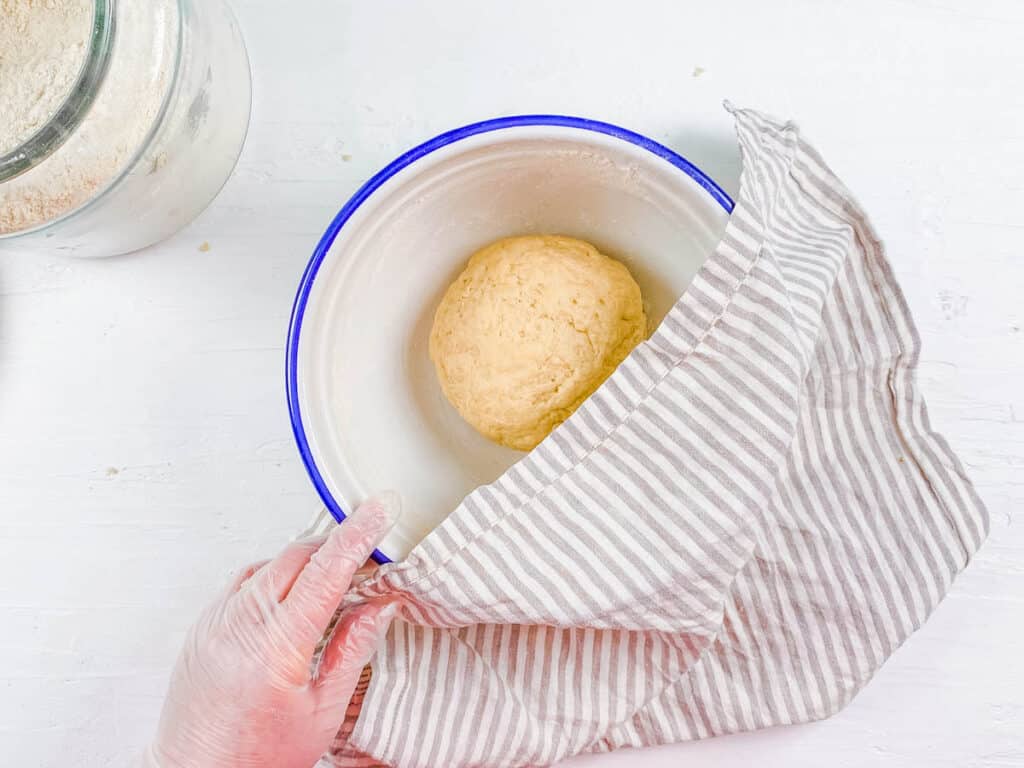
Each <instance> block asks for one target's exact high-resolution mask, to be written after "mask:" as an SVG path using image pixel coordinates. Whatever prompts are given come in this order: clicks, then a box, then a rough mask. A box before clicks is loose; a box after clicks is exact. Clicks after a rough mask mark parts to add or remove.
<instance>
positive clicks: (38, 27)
mask: <svg viewBox="0 0 1024 768" xmlns="http://www.w3.org/2000/svg"><path fill="white" fill-rule="evenodd" d="M92 20H93V0H0V114H2V115H3V119H2V120H0V155H6V154H7V153H8V152H10V151H11V150H13V149H14V148H15V147H17V146H18V145H20V144H21V143H23V142H24V141H25V140H26V139H28V138H29V137H30V136H31V135H32V134H34V133H35V132H36V131H38V130H39V129H40V128H42V127H43V126H44V125H45V124H46V121H47V120H49V119H50V118H51V117H52V116H53V115H54V114H55V113H56V112H57V110H58V109H59V108H60V105H61V104H62V103H63V102H64V99H66V98H67V96H68V94H69V93H70V92H71V87H72V86H73V85H74V84H75V80H76V79H77V78H78V73H79V71H81V69H82V64H83V62H84V61H85V57H86V54H87V53H88V50H89V36H90V32H91V31H92Z"/></svg>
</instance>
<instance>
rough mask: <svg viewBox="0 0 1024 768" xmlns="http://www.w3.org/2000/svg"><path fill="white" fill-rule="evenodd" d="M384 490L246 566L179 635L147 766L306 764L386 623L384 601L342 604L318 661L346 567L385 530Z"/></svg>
mask: <svg viewBox="0 0 1024 768" xmlns="http://www.w3.org/2000/svg"><path fill="white" fill-rule="evenodd" d="M397 513H398V497H397V496H394V495H393V494H389V495H385V496H382V497H381V498H379V499H377V500H374V501H370V502H367V503H365V504H363V505H362V506H361V507H359V509H357V510H356V511H355V512H354V513H353V514H352V515H351V516H350V517H349V518H348V519H347V520H346V521H345V522H343V523H342V524H341V525H339V526H338V527H337V528H335V529H334V530H333V531H332V532H331V534H330V535H329V536H327V537H325V538H320V539H311V540H305V541H299V542H296V543H294V544H292V545H290V546H289V547H287V548H286V549H285V550H284V552H282V553H281V554H280V555H279V556H278V557H277V558H276V559H275V560H271V561H269V562H264V563H257V564H254V565H251V566H249V567H248V568H246V569H245V570H243V571H242V573H241V574H239V576H238V578H237V579H236V580H235V582H234V583H233V584H232V585H231V586H230V587H229V588H228V590H227V591H226V592H225V593H224V594H223V595H222V596H221V597H220V598H219V599H218V600H217V601H216V602H214V603H213V605H211V606H209V607H208V608H207V609H206V610H205V611H204V612H203V614H202V615H201V616H200V618H199V621H198V623H197V624H196V625H195V626H194V627H193V628H192V630H191V631H190V632H189V635H188V639H187V640H186V642H185V648H184V650H183V651H182V653H181V656H180V658H179V659H178V664H177V666H176V667H175V670H174V673H173V676H172V678H171V686H170V691H169V692H168V695H167V701H166V702H165V704H164V710H163V714H162V715H161V718H160V726H159V729H158V732H157V737H156V741H155V742H154V743H153V744H152V746H151V747H150V748H149V750H148V751H147V754H146V760H145V763H146V765H148V766H153V767H154V768H155V767H158V768H311V766H313V765H314V764H315V763H316V762H317V760H318V759H319V757H320V755H322V754H323V753H324V751H326V749H327V748H328V747H329V746H330V744H331V740H332V739H333V737H334V735H335V733H336V732H337V731H338V728H339V726H340V725H341V723H342V720H343V719H344V717H345V708H346V707H347V705H348V702H349V699H350V698H351V696H352V692H353V690H354V688H355V686H356V683H357V681H358V680H359V675H360V673H361V671H362V669H363V667H364V666H365V665H366V663H367V662H368V661H369V660H370V657H371V656H372V655H373V653H374V651H375V649H376V647H377V643H378V641H379V640H380V639H381V638H382V637H383V636H384V633H385V632H386V630H387V628H388V626H389V624H390V623H391V619H392V615H393V609H392V606H390V605H385V606H380V605H372V604H365V605H360V606H357V607H355V608H353V609H351V610H349V611H346V612H345V613H344V614H343V615H342V617H341V620H340V621H339V622H338V624H337V626H336V627H335V630H334V634H333V635H332V637H331V638H330V640H329V642H328V644H327V646H326V648H325V649H324V652H323V655H322V657H321V659H320V663H319V665H318V668H317V669H315V670H311V662H312V658H313V654H314V651H315V649H316V646H317V643H318V642H319V641H320V640H321V638H322V637H323V634H324V632H325V630H326V629H327V627H328V625H329V624H330V621H331V619H332V618H333V616H334V613H335V611H336V610H337V608H338V604H339V603H340V602H341V598H342V596H343V595H344V594H345V592H346V591H347V590H348V588H349V585H350V583H351V581H352V577H353V574H354V573H355V572H356V569H358V568H359V566H360V565H362V564H363V562H365V561H366V559H367V558H368V557H369V555H370V553H371V552H372V550H373V548H374V546H376V544H377V542H379V541H380V539H381V538H382V537H383V536H384V534H385V533H386V532H387V531H388V530H389V529H390V527H391V525H392V524H393V522H394V519H395V518H396V516H397Z"/></svg>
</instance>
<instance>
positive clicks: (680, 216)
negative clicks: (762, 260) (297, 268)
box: [287, 115, 732, 562]
mask: <svg viewBox="0 0 1024 768" xmlns="http://www.w3.org/2000/svg"><path fill="white" fill-rule="evenodd" d="M731 209H732V201H731V200H730V199H729V197H728V196H727V195H726V194H725V193H724V192H723V191H722V190H721V189H720V188H719V187H718V186H717V185H716V184H715V183H714V182H713V181H711V180H710V179H709V178H708V177H707V176H705V175H704V174H703V173H701V172H700V171H699V170H698V169H697V168H695V167H693V166H692V165H691V164H690V163H688V162H687V161H686V160H684V159H683V158H682V157H680V156H679V155H677V154H675V153H673V152H672V151H670V150H668V149H666V148H665V147H663V146H661V145H659V144H657V143H655V142H653V141H651V140H649V139H646V138H644V137H643V136H640V135H638V134H635V133H632V132H630V131H626V130H624V129H621V128H618V127H616V126H612V125H608V124H606V123H598V122H595V121H591V120H583V119H580V118H569V117H560V116H552V115H540V116H538V115H529V116H521V117H509V118H499V119H497V120H489V121H486V122H483V123H476V124H474V125H469V126H466V127H464V128H460V129H457V130H454V131H450V132H449V133H446V134H443V135H441V136H438V137H437V138H435V139H432V140H431V141H429V142H427V143H425V144H423V145H421V146H419V147H416V148H415V149H413V150H410V151H409V152H407V153H406V154H405V155H403V156H402V157H400V158H398V159H397V160H395V161H394V162H393V163H391V164H390V165H388V166H387V167H386V168H384V169H383V170H382V171H381V172H380V173H378V174H377V175H376V176H374V177H373V178H372V179H371V180H370V181H368V182H367V183H366V184H365V185H364V186H363V187H362V188H361V189H360V190H359V191H358V192H357V193H356V194H355V195H354V196H353V197H352V199H351V200H349V201H348V203H346V205H345V207H344V208H342V209H341V211H340V212H339V213H338V215H337V217H336V218H335V219H334V221H333V222H332V223H331V225H330V227H329V228H328V230H327V232H326V233H325V234H324V236H323V239H322V240H321V241H320V244H319V245H318V246H317V249H316V251H315V252H314V254H313V257H312V259H311V260H310V262H309V265H308V267H307V268H306V271H305V274H304V275H303V277H302V281H301V284H300V286H299V291H298V295H297V296H296V300H295V308H294V312H293V316H292V324H291V329H290V331H289V338H288V350H287V387H288V403H289V408H290V411H291V418H292V425H293V428H294V432H295V437H296V441H297V443H298V447H299V451H300V453H301V455H302V458H303V461H304V462H305V464H306V467H307V469H308V471H309V474H310V477H311V479H312V480H313V483H314V485H315V486H316V489H317V491H318V492H319V494H320V496H321V498H322V499H323V501H324V504H325V505H326V506H327V508H328V509H329V510H330V511H331V513H332V514H333V515H334V516H335V517H336V518H338V519H339V520H340V519H341V518H342V517H344V515H345V514H346V512H347V511H348V510H351V509H352V507H353V505H354V504H356V503H358V502H359V501H360V500H362V499H363V498H365V497H366V496H368V495H369V494H371V493H373V492H375V491H379V490H384V489H393V490H396V491H398V492H399V493H400V494H401V496H402V499H403V508H404V511H403V515H402V519H401V521H400V522H399V524H398V525H397V526H396V528H395V529H394V530H393V531H392V532H391V533H390V534H389V535H388V537H387V538H386V539H385V540H384V542H383V543H382V544H381V546H380V551H379V552H377V553H376V554H375V557H376V558H377V559H378V560H379V561H382V562H383V561H386V560H389V559H399V558H402V557H404V556H405V555H407V554H408V553H409V551H410V550H411V549H412V548H413V547H414V546H415V545H416V543H417V542H419V541H420V540H421V539H422V538H423V537H424V536H426V535H427V534H428V533H429V532H430V531H431V529H433V528H434V527H435V526H436V525H437V524H438V523H439V522H440V521H441V520H443V519H444V517H445V516H446V515H447V514H448V513H449V512H450V511H451V510H452V509H454V508H455V507H456V506H457V505H458V503H459V502H460V501H461V499H462V498H463V497H464V496H465V495H466V494H467V493H468V492H469V491H471V490H472V489H473V488H475V487H477V486H478V485H481V484H483V483H488V482H491V481H492V480H494V479H495V478H497V477H498V476H499V475H500V474H501V473H502V472H503V471H504V470H505V469H507V468H508V467H509V466H511V465H512V464H513V463H514V462H515V461H516V460H517V459H519V458H520V457H521V456H522V454H520V453H517V452H516V451H512V450H509V449H507V448H501V447H499V446H496V445H494V444H492V443H490V442H489V441H487V440H486V439H484V438H483V437H481V436H480V435H478V434H477V433H476V432H475V431H474V430H473V429H472V428H470V427H469V426H468V425H467V424H466V423H465V422H463V421H462V419H461V418H460V417H459V415H458V414H457V413H456V412H455V410H454V409H453V408H452V407H451V406H450V405H449V404H448V402H447V401H446V400H445V398H444V396H443V394H442V393H441V390H440V387H439V385H438V383H437V379H436V376H435V374H434V370H433V365H432V364H431V362H430V359H429V357H428V355H427V337H428V334H429V332H430V326H431V322H432V320H433V314H434V310H435V308H436V307H437V303H438V301H439V300H440V297H441V294H442V292H443V291H444V289H445V288H446V287H447V285H448V283H449V282H450V281H451V280H452V279H453V278H454V277H455V276H456V275H457V274H458V272H459V271H460V270H461V268H462V267H463V265H464V264H465V262H466V260H467V259H468V258H469V256H470V255H471V254H472V253H473V251H475V250H476V249H478V248H480V247H481V246H483V245H486V244H487V243H490V242H491V241H493V240H496V239H498V238H501V237H506V236H510V235H522V234H562V235H571V236H573V237H579V238H583V239H584V240H588V241H590V242H592V243H593V244H594V245H596V246H597V247H598V248H599V249H601V250H602V251H603V252H605V253H607V254H609V255H611V256H614V257H616V258H618V259H620V260H622V261H623V262H625V263H626V265H627V266H628V267H629V268H630V270H631V271H632V273H633V275H634V276H635V277H636V279H637V281H638V282H639V284H640V287H641V289H642V290H643V294H644V298H645V302H646V304H647V306H648V310H649V312H650V314H651V317H652V319H653V320H654V321H655V322H657V321H660V320H661V318H662V317H663V316H664V314H665V313H666V312H667V311H668V309H669V308H670V307H671V306H672V304H673V303H674V301H675V299H676V298H677V297H678V296H679V295H680V294H681V293H682V292H683V291H684V289H685V288H686V286H687V285H688V284H689V282H690V280H691V279H692V277H693V275H694V274H695V273H696V271H697V270H698V268H699V267H700V265H701V264H702V263H703V262H704V259H705V258H706V257H707V256H708V254H710V253H711V251H712V250H713V249H714V247H715V245H716V244H717V242H718V240H719V238H720V236H721V234H722V232H723V230H724V228H725V223H726V220H727V218H728V214H729V211H731Z"/></svg>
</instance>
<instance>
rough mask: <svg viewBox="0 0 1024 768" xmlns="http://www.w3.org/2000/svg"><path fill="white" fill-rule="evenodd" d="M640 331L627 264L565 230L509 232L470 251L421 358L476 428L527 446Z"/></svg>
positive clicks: (636, 292) (639, 304) (565, 413)
mask: <svg viewBox="0 0 1024 768" xmlns="http://www.w3.org/2000/svg"><path fill="white" fill-rule="evenodd" d="M646 332H647V318H646V316H645V314H644V308H643V300H642V298H641V296H640V287H639V286H638V285H637V284H636V281H635V280H633V277H632V276H631V275H630V274H629V270H627V269H626V267H624V266H623V265H622V264H620V263H619V262H617V261H615V260H614V259H611V258H609V257H608V256H605V255H604V254H602V253H601V252H600V251H598V250H597V249H596V248H595V247H594V246H592V245H591V244H590V243H586V242H584V241H582V240H576V239H575V238H571V237H560V236H529V237H510V238H506V239H504V240H499V241H498V242H496V243H492V244H491V245H489V246H487V247H486V248H484V249H482V250H480V251H477V252H476V253H475V254H473V256H472V258H470V260H469V264H468V265H467V266H466V269H465V270H464V271H463V272H462V274H461V275H459V277H458V278H457V279H456V280H455V282H454V283H452V284H451V285H450V286H449V287H448V290H447V291H446V292H445V294H444V298H443V299H442V300H441V305H440V306H439V307H438V308H437V314H436V315H435V316H434V326H433V328H432V330H431V332H430V358H431V360H433V361H434V366H435V367H436V368H437V376H438V378H439V379H440V381H441V388H442V389H443V390H444V393H445V395H446V396H447V398H448V400H449V401H450V402H451V404H452V405H453V406H455V409H456V410H457V411H458V412H459V413H460V414H461V415H462V417H463V418H464V419H465V420H466V421H468V422H469V423H470V424H471V425H473V427H475V428H476V429H477V431H479V432H480V433H481V434H483V435H484V436H486V437H488V438H490V439H491V440H494V441H495V442H497V443H500V444H502V445H506V446H508V447H510V448H516V449H518V450H521V451H528V450H531V449H532V448H534V447H535V446H536V445H537V444H538V443H539V442H540V441H541V440H543V439H544V438H545V437H547V435H548V433H550V432H551V430H553V429H554V428H555V427H557V426H558V425H559V424H561V423H562V422H563V421H565V420H566V419H567V418H568V417H569V416H570V414H572V412H573V411H575V410H576V408H577V407H578V406H579V405H580V403H582V402H583V401H584V400H586V399H587V397H589V396H590V395H591V393H593V391H594V390H595V389H597V388H598V386H600V384H601V382H603V381H604V380H605V379H606V378H607V377H608V375H609V374H611V373H612V371H614V370H615V368H616V367H617V366H618V364H619V363H621V362H622V361H623V359H625V357H626V356H627V355H628V354H629V353H630V352H631V351H632V349H633V347H635V346H636V345H637V344H639V343H640V342H641V341H642V340H643V339H644V336H645V335H646Z"/></svg>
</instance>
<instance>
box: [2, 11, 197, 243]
mask: <svg viewBox="0 0 1024 768" xmlns="http://www.w3.org/2000/svg"><path fill="white" fill-rule="evenodd" d="M97 1H98V0H0V10H2V13H0V114H2V115H3V119H2V120H0V155H2V154H5V153H7V152H10V151H12V150H14V149H17V148H18V147H19V146H21V145H22V144H23V142H25V141H26V140H28V139H30V138H31V136H32V135H33V134H34V133H35V132H36V131H38V130H39V129H40V128H41V127H43V126H44V125H45V124H46V123H47V121H49V120H50V119H51V118H53V116H54V115H55V113H56V112H57V110H58V109H59V108H60V106H61V105H62V104H63V103H64V100H65V99H66V98H67V96H68V95H69V93H70V92H71V90H72V88H74V86H75V84H76V82H77V79H78V75H79V73H80V72H81V70H82V65H83V63H84V62H85V61H86V58H87V57H88V56H89V55H90V46H91V44H92V36H93V26H94V19H95V16H96V12H95V6H96V2H97ZM111 7H112V8H114V9H116V14H117V16H116V28H117V35H116V36H115V37H114V43H113V49H112V51H111V52H110V60H109V65H108V68H107V72H106V77H105V78H104V79H103V81H102V83H101V84H100V85H99V87H98V90H97V92H96V94H95V98H94V99H93V101H92V105H91V107H90V108H89V110H88V112H87V114H86V115H85V117H84V118H83V119H82V121H81V123H80V124H79V125H77V126H75V127H73V131H72V133H71V135H70V136H69V138H68V139H67V140H66V141H65V142H64V143H63V144H62V145H60V146H59V147H58V148H57V149H56V150H54V151H53V152H52V153H51V154H50V155H49V156H47V157H46V158H45V159H43V160H42V161H41V162H39V163H38V164H37V165H35V166H34V167H32V168H31V169H30V170H28V171H26V172H24V173H22V174H21V175H20V176H16V177H14V178H13V179H11V180H8V181H6V182H0V235H6V234H11V233H16V232H22V231H27V230H30V229H34V228H36V227H39V226H41V225H43V224H46V223H48V222H50V221H53V220H55V219H58V218H60V217H62V216H64V215H65V214H67V213H70V212H71V211H74V210H75V209H77V208H80V207H81V206H82V205H84V204H85V203H87V202H88V201H89V200H90V199H91V198H93V197H94V196H95V195H97V194H98V193H99V192H101V191H102V190H104V189H105V188H107V187H108V186H109V185H110V183H111V182H113V181H114V180H115V179H116V178H117V177H118V176H119V175H120V174H121V173H122V172H123V171H124V170H125V169H126V168H127V167H128V166H129V164H130V163H131V161H132V160H133V159H134V158H135V157H136V155H137V154H138V153H139V151H140V150H141V149H142V146H143V143H144V142H145V140H146V137H147V136H148V135H149V134H150V132H151V130H152V129H153V126H154V123H155V122H156V119H157V116H158V115H159V114H160V109H161V106H162V104H163V102H164V97H165V95H166V94H167V90H168V87H169V84H170V80H171V77H172V73H173V70H174V57H175V54H176V47H175V46H176V43H177V37H176V35H175V34H170V33H168V32H167V30H174V29H176V28H177V8H176V4H175V3H174V2H173V0H147V2H145V3H138V2H130V3H117V4H113V5H112V6H111Z"/></svg>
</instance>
